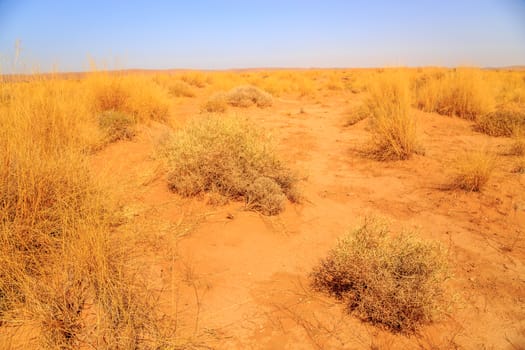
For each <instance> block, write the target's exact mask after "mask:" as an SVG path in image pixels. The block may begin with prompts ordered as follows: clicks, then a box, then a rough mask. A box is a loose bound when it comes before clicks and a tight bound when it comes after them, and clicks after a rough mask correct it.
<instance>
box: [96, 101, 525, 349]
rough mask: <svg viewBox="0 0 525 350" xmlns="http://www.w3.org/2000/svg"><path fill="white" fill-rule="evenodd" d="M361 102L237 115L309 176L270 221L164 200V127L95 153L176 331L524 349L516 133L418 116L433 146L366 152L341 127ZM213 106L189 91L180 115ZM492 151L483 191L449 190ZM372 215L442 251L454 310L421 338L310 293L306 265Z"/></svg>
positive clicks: (221, 343) (229, 344)
mask: <svg viewBox="0 0 525 350" xmlns="http://www.w3.org/2000/svg"><path fill="white" fill-rule="evenodd" d="M361 98H362V97H361V96H360V94H351V93H349V92H348V93H345V94H343V93H341V92H335V93H331V92H326V93H325V94H324V95H319V96H317V97H315V98H304V99H296V98H291V97H286V96H283V97H280V98H276V99H275V101H274V105H273V106H272V107H270V108H266V109H258V108H255V107H253V108H248V109H235V108H234V109H230V111H229V113H238V114H240V115H247V116H250V118H253V119H254V120H255V121H256V122H257V124H259V125H261V126H262V127H263V128H265V129H266V130H268V132H270V133H271V134H272V136H273V137H274V139H275V140H276V142H277V144H278V145H279V153H280V156H281V157H282V158H283V159H285V160H286V161H287V162H288V163H289V164H290V166H291V167H293V168H294V169H296V170H297V171H298V172H299V173H300V174H301V177H302V178H303V180H302V181H301V187H302V191H303V194H304V197H305V200H304V201H303V203H302V204H291V203H287V205H286V209H285V211H284V212H283V213H281V214H280V215H277V216H273V217H268V216H262V215H260V214H257V213H255V212H249V211H245V210H243V203H239V202H230V203H228V204H225V205H217V204H215V203H210V199H209V198H207V197H206V196H202V197H199V198H189V199H188V198H181V197H180V196H178V195H176V194H174V193H171V192H170V191H169V190H168V187H167V183H166V168H165V165H164V163H163V161H162V159H161V157H159V156H158V153H157V148H158V147H159V144H160V143H161V142H162V140H163V138H164V137H165V135H166V133H167V132H169V131H168V128H167V127H165V126H162V125H160V124H155V123H153V124H151V125H149V126H145V127H143V128H142V129H141V131H140V133H139V135H138V136H137V137H136V139H135V140H133V141H125V142H118V143H116V144H112V145H110V146H108V147H107V148H106V149H104V150H103V151H101V152H99V153H97V154H96V155H94V156H93V162H92V164H93V171H94V173H96V174H97V175H98V177H99V178H100V179H101V180H102V181H104V182H105V183H106V184H107V186H108V188H110V189H111V190H112V192H113V193H114V195H115V196H117V198H118V200H119V202H120V203H121V205H122V207H123V210H124V213H125V217H124V218H123V220H122V221H123V224H122V225H121V226H119V227H118V228H117V229H116V232H115V234H122V235H123V239H130V240H135V241H136V246H137V251H136V254H137V260H136V261H137V262H139V263H140V264H142V265H143V266H145V267H147V273H148V274H149V276H148V279H149V281H150V286H149V287H150V288H152V289H153V290H154V291H156V293H155V297H158V298H159V303H161V306H162V308H163V310H165V312H166V313H167V314H168V315H170V316H172V317H174V318H175V319H176V321H177V323H176V329H174V331H175V332H176V334H177V335H178V336H179V337H181V338H183V339H188V340H189V341H191V342H192V343H193V344H195V345H196V346H198V345H202V346H206V347H209V348H214V349H456V348H457V349H523V348H525V265H524V263H525V174H518V173H513V172H512V169H513V167H514V165H515V161H516V158H514V157H511V156H507V155H505V153H506V152H507V147H508V145H509V140H508V139H506V138H494V137H489V136H486V135H483V134H480V133H477V132H476V131H474V130H473V128H472V123H471V122H468V121H466V120H463V119H459V118H454V117H445V116H440V115H437V114H429V113H423V112H420V111H417V110H415V109H414V110H413V113H415V114H417V116H418V121H419V134H420V136H421V139H422V145H423V147H424V150H425V153H424V154H421V155H416V156H414V157H413V158H412V159H410V160H407V161H394V162H378V161H374V160H371V159H370V158H367V157H366V156H365V155H363V152H362V150H363V148H364V147H365V144H366V142H367V138H368V136H369V133H368V131H367V123H368V121H367V120H363V121H361V122H359V123H357V124H355V125H353V126H345V116H346V115H347V114H348V112H349V110H350V109H351V108H352V107H353V106H356V105H358V103H359V100H360V99H361ZM205 99H206V96H198V97H197V98H189V99H180V101H179V104H178V106H177V107H176V111H175V113H176V114H177V116H178V117H177V121H178V122H180V123H179V124H180V125H182V124H183V123H184V121H185V120H187V119H189V118H193V117H195V118H199V117H200V114H199V110H200V106H201V105H202V103H203V101H205ZM176 124H177V123H176ZM483 148H488V149H490V150H491V151H492V152H495V153H497V154H498V155H499V157H498V165H497V169H496V171H495V172H494V174H493V176H492V177H491V179H490V180H489V183H488V185H487V186H486V187H485V188H484V189H483V190H482V192H481V193H466V192H462V191H459V190H450V189H448V184H449V183H450V181H451V173H452V170H453V169H452V168H451V164H452V163H453V161H454V159H455V158H456V157H457V156H458V155H461V153H462V152H464V151H466V150H473V149H483ZM366 215H380V216H383V217H385V218H387V219H389V220H390V221H391V223H392V228H393V229H395V230H400V229H402V228H408V229H415V230H417V232H418V234H420V235H421V236H422V237H424V238H425V239H432V240H438V241H440V242H441V243H443V245H445V246H446V247H447V248H448V249H449V261H450V265H451V269H452V272H453V276H452V278H451V279H450V280H449V281H448V285H447V290H448V292H449V295H448V298H449V300H451V305H450V307H448V308H447V309H446V310H444V311H443V313H442V316H441V318H440V319H439V320H438V321H437V322H435V323H434V324H432V325H428V326H424V327H423V328H422V329H421V330H420V331H419V332H418V333H417V334H413V335H401V334H393V333H391V332H388V331H386V330H382V329H381V328H379V327H377V326H374V325H370V324H366V323H363V322H361V321H360V320H358V319H356V318H355V317H353V316H351V315H348V314H347V313H346V311H345V306H344V304H342V303H339V302H338V301H337V300H335V299H332V298H330V297H328V296H326V295H323V294H322V293H318V292H314V291H312V290H311V288H310V286H309V278H308V275H309V273H310V271H311V269H312V267H313V266H314V265H315V264H316V263H317V262H318V261H319V259H321V258H322V257H324V256H325V255H326V253H327V251H328V250H329V249H330V248H331V247H333V246H334V244H335V243H336V240H337V238H338V237H340V236H341V235H343V234H344V233H346V232H348V231H349V230H351V229H352V228H353V227H354V226H355V225H356V224H358V223H359V222H360V220H361V219H362V218H363V217H364V216H366ZM152 297H154V296H152Z"/></svg>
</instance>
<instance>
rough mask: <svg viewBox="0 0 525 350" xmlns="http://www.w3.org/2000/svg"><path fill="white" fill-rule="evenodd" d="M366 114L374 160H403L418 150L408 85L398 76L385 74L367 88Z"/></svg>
mask: <svg viewBox="0 0 525 350" xmlns="http://www.w3.org/2000/svg"><path fill="white" fill-rule="evenodd" d="M366 110H367V111H368V114H369V115H370V117H371V118H370V122H371V131H372V138H371V150H370V153H371V155H372V156H373V157H374V158H377V159H379V160H403V159H408V158H410V157H411V156H412V154H413V153H415V152H416V151H417V150H418V140H417V129H416V119H415V117H414V116H413V115H412V114H411V113H410V89H409V83H408V79H407V78H406V77H405V76H404V75H403V74H402V73H401V72H393V73H387V72H385V73H383V74H381V75H379V76H378V77H377V80H376V81H374V83H373V84H371V86H370V87H369V97H368V100H367V102H366Z"/></svg>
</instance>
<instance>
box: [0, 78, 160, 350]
mask: <svg viewBox="0 0 525 350" xmlns="http://www.w3.org/2000/svg"><path fill="white" fill-rule="evenodd" d="M81 84H82V83H81V82H73V81H69V80H61V79H56V78H49V79H42V80H40V79H39V78H38V77H30V78H28V79H27V82H24V84H21V85H18V84H15V85H12V84H10V83H8V82H4V81H2V79H1V78H0V90H1V89H2V88H3V89H7V90H9V92H10V94H11V96H12V103H10V104H8V105H0V343H1V344H9V343H10V342H11V341H14V343H15V344H19V342H20V343H22V345H20V348H27V349H40V348H46V349H48V348H49V349H73V348H74V349H76V348H81V347H87V348H96V349H131V348H145V347H148V346H149V343H154V342H156V341H157V339H159V338H157V335H158V333H157V330H158V329H159V328H158V327H160V323H159V322H160V321H159V320H160V317H159V318H157V316H156V315H157V309H155V308H154V307H153V303H152V302H151V299H150V297H151V295H148V293H149V292H148V291H147V289H145V288H144V285H145V283H144V281H143V280H142V281H141V279H140V278H139V276H138V275H139V273H138V271H137V270H136V269H135V268H134V267H132V265H131V262H130V261H129V260H128V258H129V257H130V255H131V254H130V252H131V251H130V250H129V249H128V248H129V247H127V246H126V247H124V246H123V244H122V243H123V242H122V240H121V239H117V236H118V235H114V234H112V233H113V232H112V231H113V230H114V229H115V228H114V226H112V223H114V222H115V221H114V218H113V217H112V214H111V213H112V212H113V209H114V208H115V207H116V205H115V204H114V203H113V201H112V200H111V196H110V195H109V193H107V192H106V191H105V190H103V188H102V187H101V186H100V185H99V184H98V183H97V181H96V180H95V179H94V178H92V176H91V172H90V166H89V161H90V159H89V158H87V157H86V152H85V149H86V146H87V145H88V144H90V143H91V141H92V139H91V137H87V136H85V134H86V133H87V132H89V133H90V132H91V131H92V130H91V129H90V126H91V123H90V122H91V121H92V114H91V113H90V110H89V109H88V107H87V104H84V103H85V101H86V100H87V98H86V97H85V96H84V93H85V91H84V90H83V89H81V88H79V87H81ZM93 127H94V128H96V127H97V126H96V124H94V125H93ZM19 328H22V329H30V331H31V336H30V337H25V336H24V335H25V334H22V335H20V334H19V333H17V330H19ZM152 347H154V346H152Z"/></svg>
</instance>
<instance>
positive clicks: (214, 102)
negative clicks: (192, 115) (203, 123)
mask: <svg viewBox="0 0 525 350" xmlns="http://www.w3.org/2000/svg"><path fill="white" fill-rule="evenodd" d="M227 109H228V96H227V95H226V94H225V93H222V92H218V93H215V94H213V95H212V96H211V97H210V98H209V99H208V101H206V103H205V104H204V106H202V110H203V111H205V112H209V113H224V112H226V110H227Z"/></svg>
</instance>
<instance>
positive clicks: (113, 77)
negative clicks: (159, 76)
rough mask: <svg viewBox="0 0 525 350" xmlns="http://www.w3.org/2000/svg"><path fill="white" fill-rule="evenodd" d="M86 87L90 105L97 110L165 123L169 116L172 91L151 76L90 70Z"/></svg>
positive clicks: (141, 120)
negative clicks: (170, 92) (169, 91)
mask: <svg viewBox="0 0 525 350" xmlns="http://www.w3.org/2000/svg"><path fill="white" fill-rule="evenodd" d="M85 89H86V90H87V91H88V92H89V96H90V101H89V107H90V108H92V111H93V112H95V113H102V112H105V111H114V112H122V113H125V114H128V115H130V116H133V117H134V118H135V119H136V120H137V121H138V122H147V121H149V120H156V121H163V122H165V121H167V120H168V118H169V109H170V101H171V100H170V98H169V93H168V91H167V90H166V89H165V88H164V87H162V86H160V85H159V84H157V83H155V81H154V80H153V79H152V78H151V77H149V76H145V75H129V74H128V75H119V74H110V73H103V72H102V73H101V72H97V73H91V74H89V76H88V78H87V79H86V80H85Z"/></svg>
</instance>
